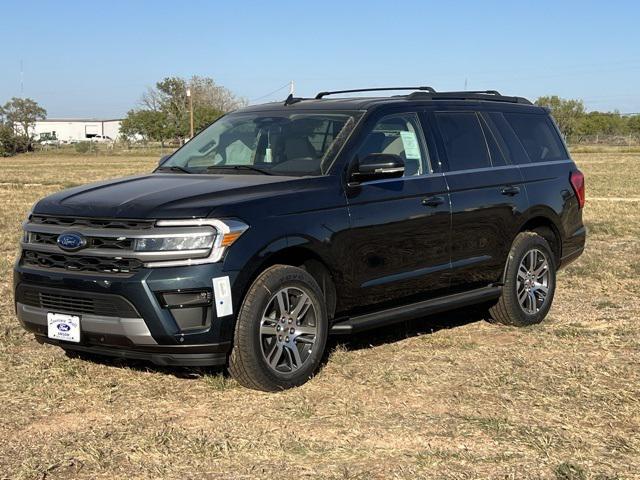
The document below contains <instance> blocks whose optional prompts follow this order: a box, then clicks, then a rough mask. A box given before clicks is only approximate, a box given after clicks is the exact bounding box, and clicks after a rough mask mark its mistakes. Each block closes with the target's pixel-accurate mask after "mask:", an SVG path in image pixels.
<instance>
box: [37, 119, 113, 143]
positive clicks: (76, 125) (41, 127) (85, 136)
mask: <svg viewBox="0 0 640 480" xmlns="http://www.w3.org/2000/svg"><path fill="white" fill-rule="evenodd" d="M121 122H122V120H121V119H109V120H98V119H76V118H69V119H67V118H47V119H46V120H38V121H37V122H36V124H35V126H34V127H33V133H34V137H35V138H36V139H39V138H56V139H58V140H60V141H61V142H80V141H86V140H90V139H91V138H92V137H95V136H97V135H101V136H103V137H109V138H111V139H112V140H116V139H117V138H118V136H119V135H120V123H121Z"/></svg>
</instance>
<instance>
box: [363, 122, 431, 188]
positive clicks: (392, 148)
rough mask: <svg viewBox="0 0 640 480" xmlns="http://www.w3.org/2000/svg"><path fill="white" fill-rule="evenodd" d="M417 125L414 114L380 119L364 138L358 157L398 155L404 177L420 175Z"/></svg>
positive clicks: (419, 148)
mask: <svg viewBox="0 0 640 480" xmlns="http://www.w3.org/2000/svg"><path fill="white" fill-rule="evenodd" d="M418 125H419V123H418V118H417V116H416V115H415V114H414V113H405V114H399V115H390V116H388V117H384V118H382V119H381V120H379V121H378V123H376V125H375V126H374V127H373V129H372V130H371V132H369V134H368V135H367V136H366V137H365V139H364V142H363V143H362V146H361V147H360V149H359V151H358V157H359V158H364V157H366V156H367V155H371V154H372V153H388V154H393V155H398V156H399V157H400V158H401V159H402V160H403V161H404V176H405V177H411V176H415V175H421V174H422V173H423V171H424V162H423V148H422V146H421V140H420V135H419V132H420V129H419V127H418Z"/></svg>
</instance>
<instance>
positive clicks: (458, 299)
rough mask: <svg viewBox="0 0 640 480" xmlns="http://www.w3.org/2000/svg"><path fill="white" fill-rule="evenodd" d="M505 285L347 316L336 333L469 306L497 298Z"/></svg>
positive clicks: (389, 323) (348, 332) (337, 327)
mask: <svg viewBox="0 0 640 480" xmlns="http://www.w3.org/2000/svg"><path fill="white" fill-rule="evenodd" d="M501 292H502V287H500V286H495V287H483V288H478V289H476V290H471V291H469V292H462V293H454V294H453V295H447V296H445V297H438V298H433V299H430V300H424V301H422V302H416V303H411V304H409V305H403V306H400V307H393V308H389V309H386V310H381V311H379V312H373V313H367V314H364V315H358V316H355V317H350V318H346V319H339V320H337V321H336V322H335V323H334V324H333V325H332V326H331V330H330V333H332V334H351V333H358V332H362V331H364V330H369V329H372V328H378V327H383V326H385V325H391V324H393V323H397V322H403V321H405V320H411V319H415V318H419V317H421V316H424V315H430V314H432V313H438V312H442V311H444V310H452V309H455V308H460V307H466V306H468V305H474V304H476V303H482V302H485V301H488V300H493V299H496V298H498V297H499V296H500V293H501Z"/></svg>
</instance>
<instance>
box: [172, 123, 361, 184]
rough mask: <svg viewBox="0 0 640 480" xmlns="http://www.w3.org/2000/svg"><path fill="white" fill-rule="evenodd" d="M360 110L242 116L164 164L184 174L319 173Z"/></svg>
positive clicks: (201, 136) (212, 129)
mask: <svg viewBox="0 0 640 480" xmlns="http://www.w3.org/2000/svg"><path fill="white" fill-rule="evenodd" d="M360 115H361V114H360V113H359V112H349V113H333V112H332V113H292V114H283V113H281V112H277V113H273V114H270V113H269V112H261V113H237V114H230V115H226V116H224V117H222V118H220V119H219V120H218V121H216V122H215V123H213V124H212V125H211V126H209V127H208V128H207V129H205V130H204V131H203V132H202V133H200V134H198V135H196V136H195V137H194V138H193V139H192V140H191V141H189V142H188V143H187V144H186V145H185V146H184V147H182V148H181V149H180V150H178V151H177V152H176V153H174V154H173V155H172V156H171V158H169V160H167V161H166V162H165V163H164V164H162V165H161V166H160V170H165V169H166V170H172V171H182V172H184V173H244V174H266V175H294V176H303V175H320V174H322V173H324V172H325V171H326V169H327V168H328V166H329V165H330V164H331V162H332V161H333V158H334V157H335V155H336V154H337V152H338V150H339V149H340V147H341V146H342V145H343V144H344V141H345V140H346V138H347V137H348V135H349V133H350V132H351V131H352V130H353V127H354V126H355V124H356V122H357V119H358V118H359V117H360Z"/></svg>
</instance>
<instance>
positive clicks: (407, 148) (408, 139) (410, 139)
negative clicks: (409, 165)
mask: <svg viewBox="0 0 640 480" xmlns="http://www.w3.org/2000/svg"><path fill="white" fill-rule="evenodd" d="M400 138H402V145H403V146H404V156H405V158H407V159H408V160H420V146H419V145H418V137H416V134H415V133H414V132H400Z"/></svg>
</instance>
